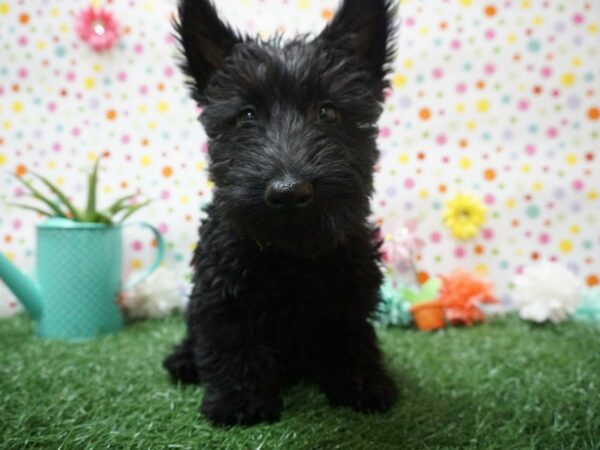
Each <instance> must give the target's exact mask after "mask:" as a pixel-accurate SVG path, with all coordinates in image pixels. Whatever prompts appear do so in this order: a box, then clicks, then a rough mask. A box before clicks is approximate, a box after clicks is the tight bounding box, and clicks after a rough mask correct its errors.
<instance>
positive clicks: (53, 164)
mask: <svg viewBox="0 0 600 450" xmlns="http://www.w3.org/2000/svg"><path fill="white" fill-rule="evenodd" d="M48 169H56V161H54V160H52V161H48Z"/></svg>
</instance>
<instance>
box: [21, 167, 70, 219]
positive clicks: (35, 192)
mask: <svg viewBox="0 0 600 450" xmlns="http://www.w3.org/2000/svg"><path fill="white" fill-rule="evenodd" d="M15 178H16V179H17V180H18V181H19V182H20V183H22V184H23V185H24V186H25V187H26V188H27V189H28V190H29V192H30V193H31V196H32V197H33V198H35V199H37V200H39V201H41V202H43V203H45V204H46V206H48V207H49V208H50V209H51V210H52V211H54V215H56V216H58V217H66V214H65V213H64V212H63V211H61V209H60V208H59V206H58V204H57V203H55V202H53V201H52V200H50V199H49V198H48V197H46V196H45V195H44V194H42V193H41V192H40V191H38V190H37V189H36V188H35V187H33V185H32V184H31V183H30V182H29V181H27V180H26V179H25V178H22V177H20V176H18V175H15Z"/></svg>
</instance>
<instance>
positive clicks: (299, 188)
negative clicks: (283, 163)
mask: <svg viewBox="0 0 600 450" xmlns="http://www.w3.org/2000/svg"><path fill="white" fill-rule="evenodd" d="M312 198H313V187H312V184H310V183H309V182H308V181H302V180H297V179H295V178H291V177H286V178H283V179H281V180H275V181H272V182H271V183H269V185H268V186H267V189H266V190H265V201H266V202H267V204H268V205H269V206H270V207H271V208H289V209H291V208H303V207H304V206H306V205H308V204H309V203H310V202H311V201H312Z"/></svg>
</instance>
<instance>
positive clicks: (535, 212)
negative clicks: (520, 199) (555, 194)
mask: <svg viewBox="0 0 600 450" xmlns="http://www.w3.org/2000/svg"><path fill="white" fill-rule="evenodd" d="M526 212H527V216H528V217H529V218H530V219H535V218H536V217H538V216H539V215H540V208H538V207H537V206H535V205H530V206H528V207H527V211H526Z"/></svg>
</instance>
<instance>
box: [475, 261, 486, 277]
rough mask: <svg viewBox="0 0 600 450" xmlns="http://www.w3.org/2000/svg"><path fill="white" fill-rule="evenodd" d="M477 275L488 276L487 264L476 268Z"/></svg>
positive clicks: (478, 265)
mask: <svg viewBox="0 0 600 450" xmlns="http://www.w3.org/2000/svg"><path fill="white" fill-rule="evenodd" d="M475 273H477V274H478V275H487V274H488V267H487V265H485V264H477V265H476V266H475Z"/></svg>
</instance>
